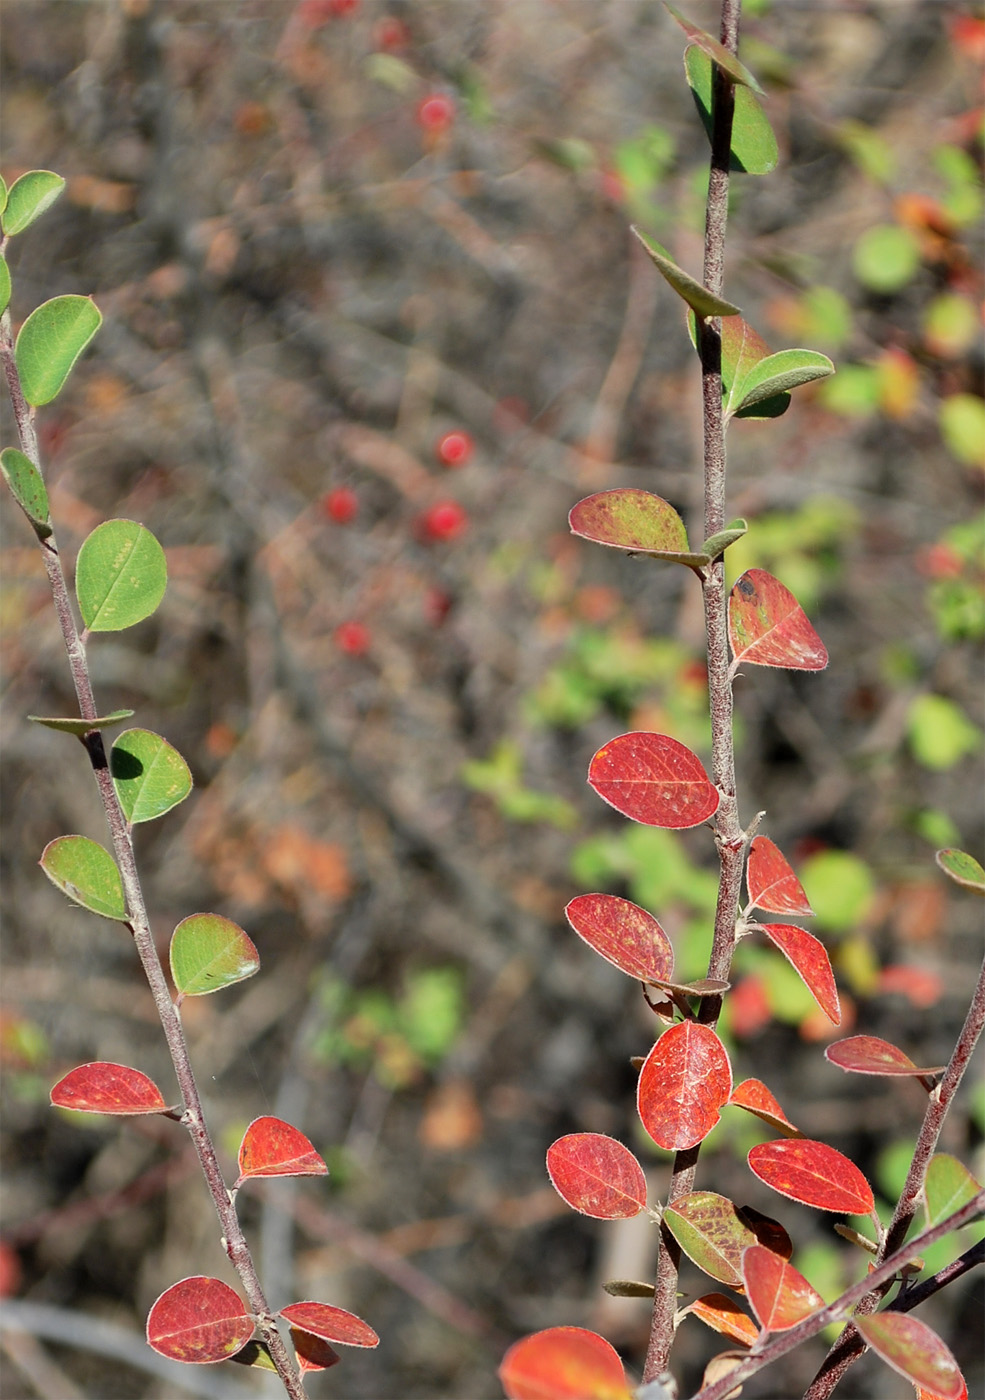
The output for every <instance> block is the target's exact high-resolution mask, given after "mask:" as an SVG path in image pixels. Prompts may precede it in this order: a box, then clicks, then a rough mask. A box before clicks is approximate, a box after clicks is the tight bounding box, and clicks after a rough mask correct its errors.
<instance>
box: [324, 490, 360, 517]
mask: <svg viewBox="0 0 985 1400" xmlns="http://www.w3.org/2000/svg"><path fill="white" fill-rule="evenodd" d="M321 508H322V511H323V513H324V514H325V515H327V516H328V518H329V520H334V521H335V523H336V525H348V523H349V521H350V520H354V519H355V518H356V513H357V511H358V510H359V497H358V496H357V495H356V493H355V491H353V490H351V489H350V488H349V487H348V486H336V487H335V489H334V490H333V491H326V492H325V494H324V496H322V498H321Z"/></svg>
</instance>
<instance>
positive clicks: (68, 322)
mask: <svg viewBox="0 0 985 1400" xmlns="http://www.w3.org/2000/svg"><path fill="white" fill-rule="evenodd" d="M102 320H103V318H102V316H101V315H100V313H99V308H98V307H97V306H96V305H95V303H94V302H92V301H90V300H89V298H88V297H80V296H63V297H53V298H52V300H51V301H45V302H42V304H41V305H40V306H39V307H37V308H36V309H35V310H34V311H32V312H31V314H30V316H28V318H27V320H26V321H25V322H24V324H23V325H22V326H21V328H20V330H19V331H18V333H17V344H16V345H15V346H14V359H15V361H16V363H17V373H18V374H19V375H20V381H21V389H22V390H23V393H24V397H25V399H26V400H27V402H28V403H29V404H30V405H31V406H32V407H33V408H39V407H40V406H41V405H42V404H46V403H50V402H51V400H52V399H53V398H55V396H56V395H57V394H58V393H59V392H60V390H61V388H62V386H63V385H64V383H65V380H66V379H67V378H68V376H69V374H70V373H71V372H72V368H73V366H74V364H75V362H76V360H77V359H78V358H79V356H80V355H81V354H82V352H83V350H84V349H85V348H86V346H87V345H88V344H89V342H90V340H91V339H92V337H93V336H94V335H95V334H96V332H97V331H98V330H99V327H100V326H101V325H102Z"/></svg>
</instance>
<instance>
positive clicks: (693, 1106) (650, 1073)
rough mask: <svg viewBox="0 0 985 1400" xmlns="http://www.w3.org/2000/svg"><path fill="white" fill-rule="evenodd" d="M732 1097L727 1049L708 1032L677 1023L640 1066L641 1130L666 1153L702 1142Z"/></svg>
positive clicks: (689, 1023) (686, 1022) (693, 1026)
mask: <svg viewBox="0 0 985 1400" xmlns="http://www.w3.org/2000/svg"><path fill="white" fill-rule="evenodd" d="M731 1092H732V1066H731V1065H730V1064H729V1059H728V1055H727V1054H726V1053H725V1046H724V1045H723V1044H722V1042H721V1041H720V1040H719V1039H718V1036H717V1035H716V1034H715V1032H714V1031H713V1030H711V1029H710V1027H708V1026H702V1025H699V1024H698V1023H697V1022H696V1021H681V1022H679V1023H678V1024H677V1025H676V1026H671V1028H670V1030H668V1031H664V1033H663V1035H662V1036H661V1037H660V1039H659V1040H658V1041H657V1043H656V1045H654V1047H653V1049H652V1050H651V1051H650V1053H649V1055H647V1057H646V1059H645V1061H644V1062H643V1068H642V1070H641V1071H640V1078H639V1085H638V1089H637V1096H636V1101H637V1107H638V1109H639V1115H640V1119H641V1120H642V1123H643V1126H644V1128H645V1129H646V1130H647V1132H648V1133H649V1134H650V1136H651V1137H652V1138H653V1141H654V1142H655V1143H656V1144H657V1146H658V1147H663V1148H666V1149H667V1150H668V1151H670V1152H675V1151H680V1150H681V1149H682V1148H685V1147H694V1146H695V1145H696V1144H697V1143H699V1142H702V1141H703V1140H704V1139H705V1138H706V1137H707V1136H708V1134H709V1133H710V1132H711V1130H712V1128H713V1127H714V1126H715V1124H716V1123H717V1122H718V1119H719V1117H720V1114H719V1109H720V1108H721V1107H722V1105H723V1104H725V1103H727V1102H728V1097H729V1094H730V1093H731Z"/></svg>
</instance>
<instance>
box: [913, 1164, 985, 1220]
mask: <svg viewBox="0 0 985 1400" xmlns="http://www.w3.org/2000/svg"><path fill="white" fill-rule="evenodd" d="M981 1189H982V1188H981V1187H980V1186H979V1184H978V1182H977V1181H976V1180H975V1178H974V1177H973V1176H972V1174H971V1172H970V1171H969V1170H968V1168H967V1167H966V1166H965V1165H964V1163H963V1162H959V1161H958V1159H957V1158H956V1157H952V1156H951V1155H950V1154H949V1153H947V1152H938V1153H937V1154H936V1155H935V1156H933V1157H931V1159H930V1164H929V1166H928V1167H927V1175H926V1176H925V1177H924V1183H923V1194H924V1200H925V1201H926V1203H927V1227H928V1229H929V1228H930V1227H932V1226H934V1225H939V1224H940V1223H941V1221H943V1220H946V1219H947V1217H948V1216H949V1215H953V1214H954V1212H955V1211H956V1210H960V1209H961V1207H962V1206H965V1205H967V1204H968V1202H969V1201H973V1200H974V1199H975V1197H976V1196H977V1195H978V1193H979V1191H980V1190H981Z"/></svg>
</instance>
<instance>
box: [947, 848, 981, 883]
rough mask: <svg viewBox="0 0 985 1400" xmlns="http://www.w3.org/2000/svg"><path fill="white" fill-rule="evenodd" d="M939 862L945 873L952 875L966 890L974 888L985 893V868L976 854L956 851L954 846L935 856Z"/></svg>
mask: <svg viewBox="0 0 985 1400" xmlns="http://www.w3.org/2000/svg"><path fill="white" fill-rule="evenodd" d="M935 859H936V861H937V864H938V865H939V866H940V868H941V869H942V870H943V872H944V874H945V875H950V877H951V879H952V880H955V881H956V882H957V883H958V884H959V885H962V886H963V887H964V888H965V889H966V890H974V891H975V893H976V894H985V870H983V869H982V867H981V866H980V865H979V864H978V861H977V860H976V859H975V857H974V856H970V855H968V853H967V851H956V850H954V849H953V848H948V849H947V850H943V851H938V852H937V855H936V856H935Z"/></svg>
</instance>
